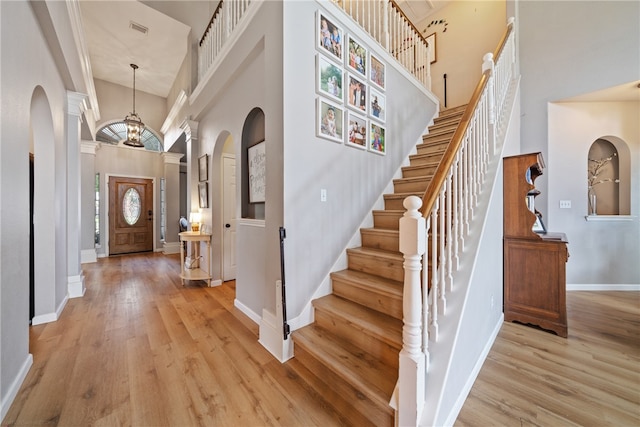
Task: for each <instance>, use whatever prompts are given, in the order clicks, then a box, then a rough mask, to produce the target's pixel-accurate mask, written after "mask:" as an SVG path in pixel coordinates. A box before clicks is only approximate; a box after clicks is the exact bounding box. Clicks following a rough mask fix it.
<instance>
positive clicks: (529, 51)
mask: <svg viewBox="0 0 640 427" xmlns="http://www.w3.org/2000/svg"><path fill="white" fill-rule="evenodd" d="M518 23H519V26H518V31H519V34H518V35H519V38H520V72H521V75H522V86H521V87H522V135H521V137H522V142H521V150H522V151H521V152H522V153H528V152H537V151H540V152H542V153H543V156H544V158H545V160H546V161H547V164H549V163H550V162H554V160H553V159H551V158H550V157H549V154H550V151H549V144H550V141H549V135H548V131H547V129H548V110H547V105H548V103H549V102H557V101H561V100H563V99H566V98H569V97H572V96H576V95H582V94H586V93H589V92H593V91H595V90H600V89H606V88H609V87H612V86H618V85H620V84H624V83H628V82H631V81H635V80H637V79H638V76H639V72H640V49H639V48H638V40H640V2H637V1H521V2H519V16H518ZM636 120H637V118H636ZM555 164H558V163H555ZM549 172H550V171H549ZM559 185H561V184H560V183H559V182H552V181H550V178H549V174H547V175H546V176H545V175H543V176H541V177H540V178H538V179H537V180H536V187H537V188H538V189H539V190H540V191H541V194H540V196H538V197H537V198H536V203H537V205H538V206H540V208H539V209H538V210H540V211H541V212H542V214H543V215H545V217H546V215H547V211H548V209H550V208H551V204H555V203H557V200H552V199H548V194H549V188H550V187H552V186H559ZM547 204H549V206H548V207H547ZM554 228H555V227H554ZM559 231H560V230H559ZM569 238H571V236H569Z"/></svg>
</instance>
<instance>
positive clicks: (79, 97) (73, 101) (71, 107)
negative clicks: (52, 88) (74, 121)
mask: <svg viewBox="0 0 640 427" xmlns="http://www.w3.org/2000/svg"><path fill="white" fill-rule="evenodd" d="M87 99H88V96H87V95H85V94H84V93H78V92H72V91H70V90H68V91H67V114H70V115H73V116H76V117H81V116H82V113H84V112H85V111H86V110H87V109H88V108H87Z"/></svg>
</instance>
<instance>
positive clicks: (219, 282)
mask: <svg viewBox="0 0 640 427" xmlns="http://www.w3.org/2000/svg"><path fill="white" fill-rule="evenodd" d="M221 285H222V280H220V279H216V280H213V279H211V285H210V287H211V288H215V287H216V286H221Z"/></svg>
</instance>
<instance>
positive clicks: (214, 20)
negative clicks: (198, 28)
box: [198, 0, 255, 82]
mask: <svg viewBox="0 0 640 427" xmlns="http://www.w3.org/2000/svg"><path fill="white" fill-rule="evenodd" d="M251 3H252V0H226V1H221V2H220V3H219V4H218V7H217V8H216V10H215V11H214V12H213V15H212V16H211V20H209V25H208V26H207V29H206V30H205V31H204V34H203V35H202V37H201V38H200V43H199V44H198V82H201V81H202V80H203V79H204V76H205V74H206V73H207V71H209V69H210V68H211V65H213V63H214V61H215V59H216V58H217V57H218V56H219V54H220V52H221V51H222V49H223V48H224V47H225V45H226V42H227V40H228V39H229V37H230V35H231V33H232V32H233V30H235V29H236V27H237V26H238V24H239V23H240V21H241V20H242V18H243V17H244V16H245V14H246V12H247V9H248V8H249V6H251ZM253 3H255V0H253Z"/></svg>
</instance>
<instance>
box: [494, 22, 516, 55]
mask: <svg viewBox="0 0 640 427" xmlns="http://www.w3.org/2000/svg"><path fill="white" fill-rule="evenodd" d="M511 31H513V23H509V25H507V31H505V32H504V34H503V35H502V39H500V42H499V43H498V47H496V50H495V51H494V52H493V62H498V59H499V58H500V55H502V51H503V50H504V45H505V44H507V40H508V39H509V36H510V35H511Z"/></svg>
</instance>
